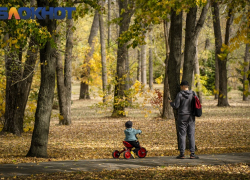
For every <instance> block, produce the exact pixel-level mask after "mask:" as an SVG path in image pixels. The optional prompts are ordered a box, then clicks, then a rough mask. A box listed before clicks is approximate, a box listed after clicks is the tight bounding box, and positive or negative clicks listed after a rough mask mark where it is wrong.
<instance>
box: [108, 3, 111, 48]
mask: <svg viewBox="0 0 250 180" xmlns="http://www.w3.org/2000/svg"><path fill="white" fill-rule="evenodd" d="M110 21H111V0H108V48H110V45H111V26H110V24H109V22H110Z"/></svg>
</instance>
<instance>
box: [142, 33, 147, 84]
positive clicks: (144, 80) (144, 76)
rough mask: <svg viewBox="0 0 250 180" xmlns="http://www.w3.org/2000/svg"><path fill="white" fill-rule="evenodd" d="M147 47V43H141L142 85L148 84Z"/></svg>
mask: <svg viewBox="0 0 250 180" xmlns="http://www.w3.org/2000/svg"><path fill="white" fill-rule="evenodd" d="M144 40H145V41H146V34H145V39H144ZM146 47H147V45H141V82H142V85H144V86H146V85H147V68H146V67H147V66H146V63H147V54H146Z"/></svg>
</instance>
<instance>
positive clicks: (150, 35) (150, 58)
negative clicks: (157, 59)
mask: <svg viewBox="0 0 250 180" xmlns="http://www.w3.org/2000/svg"><path fill="white" fill-rule="evenodd" d="M152 33H153V28H151V29H150V31H149V46H150V47H149V51H148V53H149V68H148V69H149V88H150V90H153V51H152V44H153V43H152Z"/></svg>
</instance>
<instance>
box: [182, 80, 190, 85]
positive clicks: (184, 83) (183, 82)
mask: <svg viewBox="0 0 250 180" xmlns="http://www.w3.org/2000/svg"><path fill="white" fill-rule="evenodd" d="M180 85H181V86H189V84H188V82H187V81H185V80H183V81H182V82H181V84H180Z"/></svg>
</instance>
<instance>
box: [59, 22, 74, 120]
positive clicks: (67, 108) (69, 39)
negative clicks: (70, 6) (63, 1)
mask: <svg viewBox="0 0 250 180" xmlns="http://www.w3.org/2000/svg"><path fill="white" fill-rule="evenodd" d="M72 27H73V19H67V20H66V48H65V51H66V52H65V60H64V68H63V62H62V55H61V52H60V51H58V56H57V58H56V59H57V60H56V62H57V67H56V71H57V89H58V100H59V110H60V118H59V124H61V125H70V124H71V71H72V68H71V62H72V49H73V30H72ZM58 43H60V42H58Z"/></svg>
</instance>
